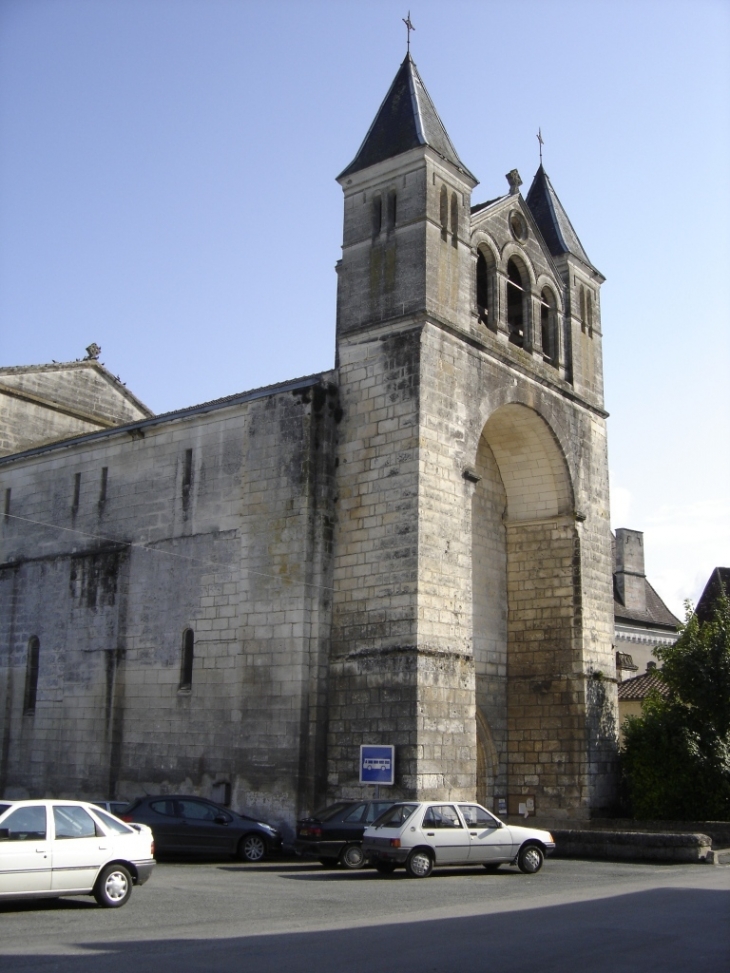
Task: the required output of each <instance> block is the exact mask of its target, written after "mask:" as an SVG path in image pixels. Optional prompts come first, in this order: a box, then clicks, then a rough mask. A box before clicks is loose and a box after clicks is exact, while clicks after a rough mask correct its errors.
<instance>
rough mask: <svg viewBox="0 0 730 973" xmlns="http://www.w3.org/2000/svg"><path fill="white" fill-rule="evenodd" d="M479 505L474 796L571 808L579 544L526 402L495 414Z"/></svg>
mask: <svg viewBox="0 0 730 973" xmlns="http://www.w3.org/2000/svg"><path fill="white" fill-rule="evenodd" d="M474 465H475V469H476V471H477V473H478V474H479V476H480V477H481V479H480V480H479V482H478V483H477V484H476V486H475V490H474V496H473V500H472V537H473V550H472V597H473V639H474V664H475V671H476V707H477V739H478V766H477V791H478V794H480V796H482V797H484V798H486V800H487V806H488V807H494V809H495V810H496V809H497V808H496V806H495V799H496V798H497V797H504V796H508V795H510V796H514V795H517V796H519V795H530V796H535V797H536V798H537V803H538V805H539V807H540V808H541V810H551V809H555V810H557V809H560V808H569V807H575V806H576V805H577V804H578V803H579V802H580V800H581V799H582V778H583V775H584V773H585V764H584V760H583V758H582V755H583V754H584V753H585V746H584V744H585V706H584V699H583V695H584V694H583V684H582V679H581V678H580V676H579V670H580V666H576V665H575V662H576V659H577V658H578V657H579V651H578V647H579V643H580V571H579V565H580V559H579V537H578V533H577V529H576V522H575V516H574V501H573V490H572V485H571V482H570V476H569V473H568V468H567V464H566V462H565V458H564V456H563V454H562V451H561V449H560V446H559V444H558V441H557V438H556V437H555V435H554V434H553V432H552V430H551V429H550V427H549V426H548V424H547V422H546V421H545V420H544V419H543V418H542V417H541V416H540V415H539V414H538V413H537V412H535V411H534V410H533V409H530V408H528V407H527V406H524V405H519V404H510V405H505V406H502V407H501V408H500V409H498V410H497V411H496V412H494V413H493V415H492V416H491V417H490V418H489V420H488V421H487V423H486V425H485V426H484V430H483V433H482V436H481V440H480V443H479V448H478V450H477V456H476V462H475V464H474Z"/></svg>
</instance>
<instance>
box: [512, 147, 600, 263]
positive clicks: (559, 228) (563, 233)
mask: <svg viewBox="0 0 730 973" xmlns="http://www.w3.org/2000/svg"><path fill="white" fill-rule="evenodd" d="M525 202H526V203H527V205H528V207H529V209H530V212H531V213H532V215H533V216H534V217H535V222H536V223H537V225H538V226H539V228H540V232H541V233H542V235H543V237H544V238H545V243H547V245H548V248H549V250H550V253H551V254H552V255H553V256H554V257H557V256H559V255H560V254H562V253H571V254H573V256H574V257H578V259H579V260H582V261H583V263H585V264H587V265H588V266H589V267H593V264H592V263H591V262H590V260H589V259H588V254H587V253H586V252H585V250H584V249H583V244H582V243H581V242H580V240H579V239H578V234H577V233H576V232H575V230H574V229H573V225H572V223H571V222H570V220H569V219H568V214H567V213H566V212H565V210H564V209H563V204H562V203H561V202H560V200H559V199H558V195H557V193H556V192H555V190H554V189H553V186H552V183H551V182H550V178H549V177H548V174H547V173H546V172H545V170H544V169H543V167H542V163H541V164H540V168H539V169H538V170H537V172H536V173H535V178H534V179H533V180H532V185H531V186H530V191H529V192H528V194H527V199H526V200H525ZM594 269H595V268H594Z"/></svg>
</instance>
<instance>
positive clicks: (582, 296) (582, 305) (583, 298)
mask: <svg viewBox="0 0 730 973" xmlns="http://www.w3.org/2000/svg"><path fill="white" fill-rule="evenodd" d="M585 329H586V290H585V287H583V286H581V289H580V330H581V331H585Z"/></svg>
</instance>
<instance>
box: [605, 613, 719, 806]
mask: <svg viewBox="0 0 730 973" xmlns="http://www.w3.org/2000/svg"><path fill="white" fill-rule="evenodd" d="M655 654H656V656H657V658H658V659H659V660H660V662H662V663H663V667H662V669H661V670H659V676H660V677H661V678H662V679H663V680H664V682H665V684H666V686H667V688H668V690H669V692H668V695H667V696H666V697H663V696H662V695H660V694H659V693H654V694H653V695H652V696H651V697H650V698H649V699H648V700H647V701H646V703H645V704H644V711H643V714H642V716H640V717H632V718H629V719H628V720H627V722H626V727H625V733H624V746H623V751H622V768H623V774H624V781H625V784H626V790H627V793H628V798H629V801H630V804H631V808H632V812H633V814H634V816H635V817H637V818H655V819H656V818H658V819H665V820H667V819H668V820H671V819H674V820H682V819H684V820H689V819H694V820H730V602H729V601H728V599H727V598H725V597H723V598H719V599H718V600H717V602H716V605H715V609H714V613H713V615H712V616H711V617H710V619H709V620H708V621H706V622H704V623H703V622H700V621H699V619H698V618H697V616H696V615H695V614H693V613H692V612H691V609H690V606H689V605H688V606H687V616H686V621H685V624H684V625H683V626H682V629H681V634H680V636H679V638H678V639H677V641H676V642H675V644H674V645H670V646H665V647H663V648H660V649H657V650H656V653H655Z"/></svg>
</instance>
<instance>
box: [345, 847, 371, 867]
mask: <svg viewBox="0 0 730 973" xmlns="http://www.w3.org/2000/svg"><path fill="white" fill-rule="evenodd" d="M340 864H341V865H342V866H343V867H344V868H362V866H363V865H364V864H365V853H364V852H363V850H362V846H361V845H345V847H344V848H343V849H342V851H341V852H340Z"/></svg>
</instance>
